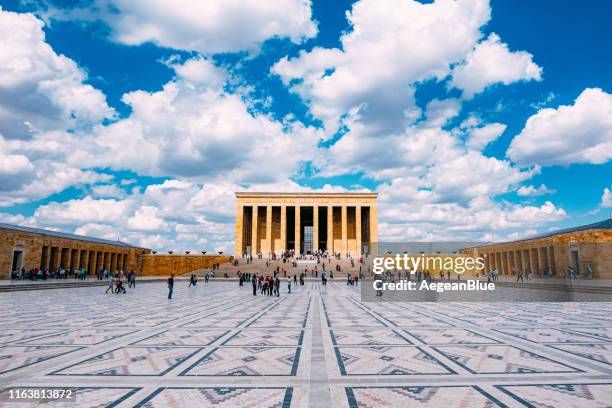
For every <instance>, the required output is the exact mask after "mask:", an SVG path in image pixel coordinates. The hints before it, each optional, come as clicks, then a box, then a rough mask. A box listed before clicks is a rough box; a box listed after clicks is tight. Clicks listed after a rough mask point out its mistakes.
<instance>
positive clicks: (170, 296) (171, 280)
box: [168, 274, 174, 299]
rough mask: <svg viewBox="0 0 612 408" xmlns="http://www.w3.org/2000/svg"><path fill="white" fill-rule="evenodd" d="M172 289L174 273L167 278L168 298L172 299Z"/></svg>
mask: <svg viewBox="0 0 612 408" xmlns="http://www.w3.org/2000/svg"><path fill="white" fill-rule="evenodd" d="M173 290H174V274H172V275H170V277H169V278H168V299H172V291H173Z"/></svg>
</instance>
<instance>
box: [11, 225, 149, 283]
mask: <svg viewBox="0 0 612 408" xmlns="http://www.w3.org/2000/svg"><path fill="white" fill-rule="evenodd" d="M150 252H151V251H150V250H149V249H146V248H140V247H136V246H132V245H130V244H126V243H124V242H121V241H112V240H106V239H100V238H93V237H86V236H82V235H76V234H68V233H63V232H56V231H49V230H44V229H39V228H30V227H24V226H17V225H11V224H2V223H0V278H4V279H6V278H9V277H10V276H11V272H13V271H18V270H21V268H26V270H31V269H41V270H49V271H57V270H59V269H60V268H62V269H64V270H67V271H68V270H74V269H85V270H87V272H88V274H90V275H92V274H95V273H96V272H97V271H99V270H101V269H106V270H108V271H111V272H115V271H129V270H132V269H134V270H141V262H142V255H144V254H148V253H150Z"/></svg>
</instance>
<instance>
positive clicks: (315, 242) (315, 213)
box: [312, 205, 319, 252]
mask: <svg viewBox="0 0 612 408" xmlns="http://www.w3.org/2000/svg"><path fill="white" fill-rule="evenodd" d="M318 250H319V206H318V205H313V206H312V251H313V252H317V251H318Z"/></svg>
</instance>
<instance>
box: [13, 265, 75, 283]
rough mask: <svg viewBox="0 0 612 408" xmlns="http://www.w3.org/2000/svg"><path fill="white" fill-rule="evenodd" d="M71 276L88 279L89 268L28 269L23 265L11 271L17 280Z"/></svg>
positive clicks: (65, 277)
mask: <svg viewBox="0 0 612 408" xmlns="http://www.w3.org/2000/svg"><path fill="white" fill-rule="evenodd" d="M69 277H72V278H74V279H78V280H85V279H87V270H86V269H85V268H81V269H77V268H74V269H64V268H62V267H60V268H58V269H56V270H50V269H39V268H33V269H26V268H25V267H22V268H21V269H18V270H14V271H12V273H11V278H12V279H16V280H31V281H38V280H47V279H68V278H69Z"/></svg>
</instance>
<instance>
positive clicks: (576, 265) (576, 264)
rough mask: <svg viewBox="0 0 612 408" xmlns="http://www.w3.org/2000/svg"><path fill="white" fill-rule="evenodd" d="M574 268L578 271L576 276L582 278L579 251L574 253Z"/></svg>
mask: <svg viewBox="0 0 612 408" xmlns="http://www.w3.org/2000/svg"><path fill="white" fill-rule="evenodd" d="M572 266H573V267H574V270H575V271H576V275H577V276H580V257H579V256H578V251H572Z"/></svg>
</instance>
